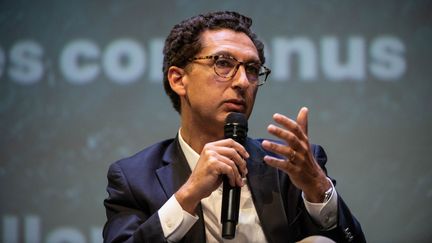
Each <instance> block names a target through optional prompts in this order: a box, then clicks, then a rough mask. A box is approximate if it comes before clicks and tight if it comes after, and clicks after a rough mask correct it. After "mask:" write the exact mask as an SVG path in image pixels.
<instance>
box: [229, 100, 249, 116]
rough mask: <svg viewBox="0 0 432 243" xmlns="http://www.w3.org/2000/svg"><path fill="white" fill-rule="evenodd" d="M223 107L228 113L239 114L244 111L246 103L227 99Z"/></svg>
mask: <svg viewBox="0 0 432 243" xmlns="http://www.w3.org/2000/svg"><path fill="white" fill-rule="evenodd" d="M224 105H225V106H226V108H227V109H228V110H229V111H233V112H241V113H244V112H245V111H246V102H245V101H244V100H242V99H229V100H226V101H224Z"/></svg>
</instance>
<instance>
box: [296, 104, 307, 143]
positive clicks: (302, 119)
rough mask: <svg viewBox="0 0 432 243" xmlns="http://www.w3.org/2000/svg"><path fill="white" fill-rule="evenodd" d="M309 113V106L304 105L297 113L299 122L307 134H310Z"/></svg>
mask: <svg viewBox="0 0 432 243" xmlns="http://www.w3.org/2000/svg"><path fill="white" fill-rule="evenodd" d="M308 113H309V110H308V108H307V107H302V108H301V109H300V111H299V113H298V115H297V124H299V126H300V128H301V129H302V130H303V132H304V133H305V134H306V136H307V135H308Z"/></svg>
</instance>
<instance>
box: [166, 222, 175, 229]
mask: <svg viewBox="0 0 432 243" xmlns="http://www.w3.org/2000/svg"><path fill="white" fill-rule="evenodd" d="M166 224H167V226H168V228H171V227H172V226H173V224H172V221H171V220H168V221H167V222H166Z"/></svg>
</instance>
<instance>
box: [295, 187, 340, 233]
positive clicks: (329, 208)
mask: <svg viewBox="0 0 432 243" xmlns="http://www.w3.org/2000/svg"><path fill="white" fill-rule="evenodd" d="M327 180H329V181H330V184H331V186H332V193H331V196H330V198H329V199H328V200H327V202H323V203H311V202H308V201H307V200H306V198H305V196H304V193H303V192H302V197H303V202H304V204H305V206H306V210H307V211H308V213H309V215H310V216H311V217H312V218H313V219H314V221H315V222H316V223H318V224H319V225H320V226H321V227H322V229H323V230H331V229H334V228H335V227H336V226H337V214H338V213H337V210H338V207H337V197H338V196H337V192H336V189H335V187H334V185H333V182H332V181H331V180H330V179H329V178H327Z"/></svg>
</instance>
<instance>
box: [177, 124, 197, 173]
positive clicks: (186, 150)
mask: <svg viewBox="0 0 432 243" xmlns="http://www.w3.org/2000/svg"><path fill="white" fill-rule="evenodd" d="M178 139H179V143H180V147H181V150H182V151H183V154H184V155H185V157H186V160H187V162H188V164H189V167H190V169H191V170H193V169H194V168H195V166H196V164H197V163H198V159H199V157H200V156H199V154H198V153H197V152H195V150H193V149H192V148H191V147H190V146H189V144H187V143H186V142H185V141H184V140H183V137H182V135H181V128H180V129H179V131H178Z"/></svg>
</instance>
